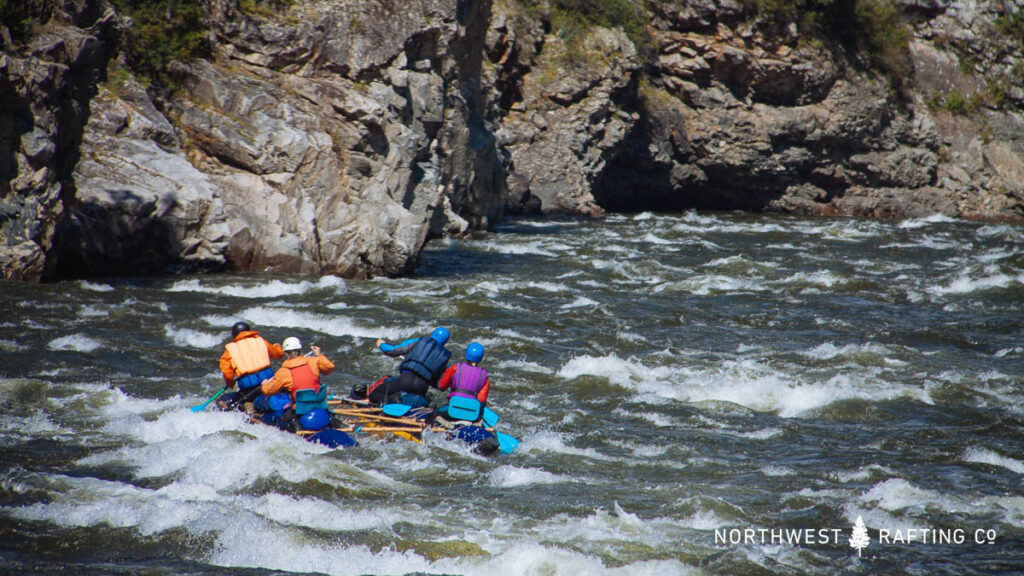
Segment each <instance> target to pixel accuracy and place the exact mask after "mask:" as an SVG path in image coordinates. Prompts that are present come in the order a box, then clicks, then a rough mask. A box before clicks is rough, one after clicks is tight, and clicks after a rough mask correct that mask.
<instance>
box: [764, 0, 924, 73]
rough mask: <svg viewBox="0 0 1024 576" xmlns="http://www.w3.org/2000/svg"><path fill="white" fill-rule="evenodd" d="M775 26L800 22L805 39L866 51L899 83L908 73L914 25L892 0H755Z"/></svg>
mask: <svg viewBox="0 0 1024 576" xmlns="http://www.w3.org/2000/svg"><path fill="white" fill-rule="evenodd" d="M752 2H753V6H754V7H755V8H756V10H757V13H758V15H759V16H760V17H761V18H762V20H763V21H764V22H766V23H767V24H769V25H770V26H772V27H774V28H775V29H776V30H783V29H785V28H787V27H789V26H790V25H794V24H795V25H796V27H797V30H798V33H799V34H800V38H801V40H810V41H826V42H835V43H838V44H839V45H841V46H844V47H845V48H846V49H847V50H850V51H851V52H853V53H855V54H863V55H864V56H866V58H867V61H868V64H869V65H870V66H871V67H872V68H873V69H875V70H877V71H880V72H883V73H887V74H889V75H890V76H892V77H893V78H894V80H895V81H897V82H899V81H900V79H901V78H903V77H904V76H906V75H907V74H908V73H909V72H910V50H909V43H910V30H909V29H908V28H907V25H906V23H905V22H904V20H903V16H902V15H901V14H900V11H899V7H898V6H897V5H896V4H895V3H894V2H893V0H752Z"/></svg>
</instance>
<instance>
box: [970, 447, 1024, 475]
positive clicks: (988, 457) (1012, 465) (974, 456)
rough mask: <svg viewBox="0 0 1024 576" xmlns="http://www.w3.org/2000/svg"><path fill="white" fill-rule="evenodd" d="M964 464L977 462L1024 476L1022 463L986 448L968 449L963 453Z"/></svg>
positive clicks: (1023, 463)
mask: <svg viewBox="0 0 1024 576" xmlns="http://www.w3.org/2000/svg"><path fill="white" fill-rule="evenodd" d="M964 462H978V463H980V464H991V465H992V466H999V467H1001V468H1006V469H1007V470H1010V471H1012V472H1016V473H1017V474H1024V461H1021V460H1015V459H1013V458H1008V457H1006V456H1003V455H1002V454H999V453H998V452H996V451H994V450H989V449H987V448H977V447H973V446H972V447H970V448H968V449H967V451H966V452H965V453H964Z"/></svg>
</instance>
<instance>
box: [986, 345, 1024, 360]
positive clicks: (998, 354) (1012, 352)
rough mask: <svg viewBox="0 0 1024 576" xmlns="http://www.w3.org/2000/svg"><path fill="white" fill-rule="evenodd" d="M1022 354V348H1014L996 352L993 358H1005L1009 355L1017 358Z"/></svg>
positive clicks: (1023, 348)
mask: <svg viewBox="0 0 1024 576" xmlns="http://www.w3.org/2000/svg"><path fill="white" fill-rule="evenodd" d="M1021 354H1024V346H1014V347H1012V348H1003V349H1001V350H999V351H997V352H996V353H995V354H993V356H995V357H996V358H1005V357H1007V356H1010V355H1014V356H1019V355H1021Z"/></svg>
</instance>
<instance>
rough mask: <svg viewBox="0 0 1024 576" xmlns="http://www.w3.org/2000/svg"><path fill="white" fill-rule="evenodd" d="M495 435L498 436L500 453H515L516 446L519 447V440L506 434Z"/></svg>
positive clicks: (497, 433)
mask: <svg viewBox="0 0 1024 576" xmlns="http://www.w3.org/2000/svg"><path fill="white" fill-rule="evenodd" d="M495 434H496V435H497V436H498V446H499V447H500V448H501V451H502V452H504V453H505V454H511V453H512V452H515V449H516V446H519V440H516V439H515V437H513V436H509V435H508V434H502V433H501V432H496V433H495Z"/></svg>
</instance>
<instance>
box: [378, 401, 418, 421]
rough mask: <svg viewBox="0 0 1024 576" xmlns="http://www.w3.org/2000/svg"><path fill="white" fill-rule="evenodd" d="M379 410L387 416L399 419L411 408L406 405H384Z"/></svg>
mask: <svg viewBox="0 0 1024 576" xmlns="http://www.w3.org/2000/svg"><path fill="white" fill-rule="evenodd" d="M380 409H381V411H382V412H384V413H385V414H387V415H388V416H394V417H396V418H401V417H402V416H405V414H406V413H407V412H409V410H412V406H408V405H406V404H385V405H383V406H381V408H380Z"/></svg>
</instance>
